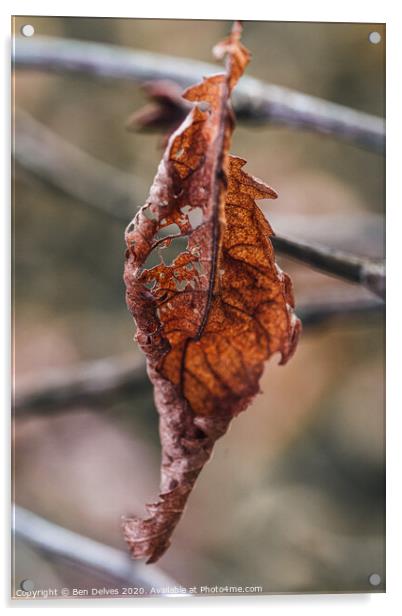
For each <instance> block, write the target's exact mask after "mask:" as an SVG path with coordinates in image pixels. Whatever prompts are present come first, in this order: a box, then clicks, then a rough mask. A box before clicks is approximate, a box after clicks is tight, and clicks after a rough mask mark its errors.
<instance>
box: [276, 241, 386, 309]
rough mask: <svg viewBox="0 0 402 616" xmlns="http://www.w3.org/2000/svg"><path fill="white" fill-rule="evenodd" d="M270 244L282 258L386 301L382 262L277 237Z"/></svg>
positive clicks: (383, 265) (383, 264)
mask: <svg viewBox="0 0 402 616" xmlns="http://www.w3.org/2000/svg"><path fill="white" fill-rule="evenodd" d="M271 240H272V243H273V245H274V248H275V249H276V250H277V251H278V252H280V253H281V254H284V255H287V256H288V257H291V258H292V259H296V260H297V261H301V262H302V263H306V264H307V265H311V266H312V267H314V268H316V269H318V270H321V271H323V272H327V273H328V274H332V275H333V276H337V277H339V278H343V279H344V280H348V281H349V282H355V283H358V284H361V285H363V286H364V287H366V288H367V289H369V291H371V292H372V293H374V294H375V295H378V297H381V298H382V299H385V263H384V261H378V260H372V259H368V258H362V257H357V256H355V255H351V254H349V253H346V252H344V251H342V250H336V249H334V248H328V247H327V246H321V245H319V244H311V243H310V242H309V243H307V242H302V241H300V240H295V239H290V238H287V237H284V236H279V235H276V236H274V237H272V238H271Z"/></svg>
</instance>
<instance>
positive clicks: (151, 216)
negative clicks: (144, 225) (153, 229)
mask: <svg viewBox="0 0 402 616" xmlns="http://www.w3.org/2000/svg"><path fill="white" fill-rule="evenodd" d="M142 213H143V214H144V216H145V218H148V220H156V214H155V212H154V211H153V210H152V209H151V206H150V205H148V207H145V208H144V209H143V210H142Z"/></svg>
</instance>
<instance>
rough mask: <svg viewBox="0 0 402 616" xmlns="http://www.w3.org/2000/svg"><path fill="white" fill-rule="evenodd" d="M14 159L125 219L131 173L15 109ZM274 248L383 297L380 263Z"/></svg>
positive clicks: (284, 241)
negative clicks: (110, 164) (104, 161)
mask: <svg viewBox="0 0 402 616" xmlns="http://www.w3.org/2000/svg"><path fill="white" fill-rule="evenodd" d="M14 156H15V159H16V161H18V163H19V164H21V165H22V166H23V167H24V168H25V169H27V170H28V171H30V172H32V173H34V174H35V175H37V176H39V178H40V179H42V180H45V181H46V182H48V183H50V184H51V185H52V186H56V187H57V188H59V189H60V190H62V191H63V192H65V193H67V194H69V195H71V196H73V197H74V198H77V199H78V200H80V201H81V202H83V203H86V204H87V205H89V206H91V207H94V208H96V209H98V210H101V211H102V212H104V213H106V214H107V215H109V216H111V217H113V218H115V219H116V220H119V221H122V222H124V224H125V225H126V224H127V223H128V222H129V215H128V214H127V213H126V208H127V204H128V203H130V192H131V188H130V186H131V176H130V175H129V174H126V173H124V172H122V171H117V170H115V169H113V167H111V166H109V165H106V164H105V163H102V162H100V161H98V160H96V159H94V158H93V157H92V156H90V155H89V154H86V153H84V152H82V151H81V150H80V149H79V148H77V147H75V146H72V145H71V144H69V143H66V142H65V141H64V139H62V138H61V137H59V136H58V135H56V134H55V133H54V132H53V131H51V130H49V129H48V128H46V127H44V126H43V125H42V124H40V123H39V122H37V121H36V120H34V119H33V118H32V117H31V116H30V115H29V114H27V113H26V112H22V111H19V110H18V111H17V112H16V123H15V151H14ZM272 240H273V244H274V246H275V248H276V250H277V251H278V252H280V253H282V254H285V255H287V256H289V257H292V258H293V259H297V260H298V261H301V262H303V263H305V264H307V265H310V266H312V267H315V268H317V269H319V270H322V271H324V272H326V273H328V274H332V275H335V276H338V277H340V278H343V279H345V280H348V281H350V282H355V283H358V284H361V285H363V286H365V287H366V288H368V289H369V290H370V291H372V292H373V293H375V294H376V295H378V296H380V297H382V298H383V297H384V295H385V266H384V263H383V262H382V261H374V260H372V259H369V258H361V257H357V256H355V255H351V254H348V253H345V252H342V251H339V250H335V249H333V248H329V247H326V246H321V245H318V244H316V245H314V244H311V243H310V242H309V243H307V242H302V241H300V240H294V239H289V238H286V237H283V236H280V235H276V236H275V237H273V238H272Z"/></svg>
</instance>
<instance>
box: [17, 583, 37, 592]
mask: <svg viewBox="0 0 402 616" xmlns="http://www.w3.org/2000/svg"><path fill="white" fill-rule="evenodd" d="M20 587H21V590H25V591H26V592H30V591H31V590H33V589H34V588H35V584H34V583H33V581H32V580H22V582H21V584H20Z"/></svg>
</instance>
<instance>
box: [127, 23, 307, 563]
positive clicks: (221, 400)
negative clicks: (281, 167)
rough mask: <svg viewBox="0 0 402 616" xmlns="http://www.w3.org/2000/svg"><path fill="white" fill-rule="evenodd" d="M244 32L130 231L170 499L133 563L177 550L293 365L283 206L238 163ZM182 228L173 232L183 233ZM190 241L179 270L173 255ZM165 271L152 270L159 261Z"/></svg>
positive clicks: (207, 83)
mask: <svg viewBox="0 0 402 616" xmlns="http://www.w3.org/2000/svg"><path fill="white" fill-rule="evenodd" d="M240 33H241V28H240V26H239V25H238V24H237V23H236V24H235V26H234V28H233V30H232V33H231V34H230V35H229V37H227V38H226V39H225V40H224V41H223V42H222V43H220V44H219V45H218V46H217V47H216V48H215V52H216V53H217V54H218V55H219V56H220V57H222V56H223V55H225V56H226V72H225V73H224V74H218V75H213V76H211V77H208V78H204V80H203V81H202V83H200V84H197V85H195V86H193V87H191V88H189V89H188V90H186V91H185V93H184V95H183V96H184V98H185V99H186V100H187V101H191V102H192V103H193V107H192V109H191V111H190V113H189V114H188V116H187V117H186V119H185V120H184V121H183V123H182V124H181V126H180V127H179V128H178V129H177V130H176V131H175V132H174V133H173V134H172V135H171V137H170V139H169V141H168V145H167V148H166V150H165V153H164V155H163V158H162V161H161V163H160V165H159V169H158V172H157V174H156V177H155V179H154V182H153V185H152V187H151V190H150V194H149V198H148V200H147V202H146V204H145V205H144V206H143V207H142V208H141V209H140V210H139V212H138V213H137V215H136V216H135V218H134V220H133V222H132V223H131V224H130V225H129V226H128V228H127V230H126V244H127V252H126V263H125V273H124V280H125V284H126V289H127V295H126V297H127V304H128V307H129V310H130V311H131V313H132V315H133V317H134V319H135V321H136V324H137V334H136V339H137V340H138V342H139V344H140V346H141V348H142V349H143V351H144V352H145V354H146V357H147V366H148V374H149V377H150V379H151V381H152V383H153V385H154V392H155V403H156V406H157V409H158V412H159V415H160V438H161V445H162V463H161V486H160V491H161V493H160V496H159V500H158V501H157V502H156V503H154V504H152V505H148V506H147V509H148V512H149V517H148V518H146V519H140V518H136V517H130V518H126V519H125V520H124V522H123V529H124V534H125V537H126V540H127V542H128V544H129V547H130V550H131V553H132V555H133V557H134V558H142V557H146V558H148V561H147V562H155V561H156V560H158V558H160V556H161V555H162V554H163V553H164V552H165V551H166V549H167V548H168V546H169V544H170V538H171V535H172V532H173V530H174V528H175V526H176V525H177V523H178V521H179V519H180V517H181V515H182V513H183V510H184V507H185V505H186V502H187V499H188V496H189V494H190V492H191V490H192V488H193V486H194V483H195V481H196V479H197V477H198V474H199V473H200V471H201V469H202V468H203V466H204V464H205V463H206V462H207V460H208V459H209V457H210V455H211V452H212V449H213V446H214V443H215V441H216V440H217V439H218V438H219V437H220V436H222V435H223V434H224V433H225V432H226V430H227V428H228V426H229V423H230V421H231V420H232V419H233V417H234V416H235V415H237V414H238V413H239V412H241V411H243V410H244V409H246V408H247V406H248V405H249V403H250V401H251V400H252V398H253V397H254V396H255V395H256V393H258V391H259V379H260V377H261V374H262V371H263V368H264V362H265V361H266V360H267V359H269V358H270V357H271V356H272V355H273V354H274V353H276V352H278V353H279V354H280V355H281V363H285V362H286V361H287V359H288V358H289V357H290V356H291V354H292V353H293V352H294V350H295V346H296V343H297V337H298V333H299V331H300V322H299V320H298V319H297V317H296V316H295V314H294V312H293V307H294V302H293V295H292V288H291V282H290V279H289V277H288V276H287V275H286V274H284V273H283V272H281V271H280V269H279V268H278V266H277V265H276V263H275V258H274V252H273V248H272V244H271V242H270V240H269V236H270V235H272V233H273V232H272V229H271V228H270V226H269V224H268V222H267V220H266V219H265V217H264V216H263V214H262V213H261V211H260V210H259V208H258V207H257V205H256V203H255V200H256V199H267V198H275V197H276V196H277V195H276V193H275V191H274V190H273V189H272V188H270V187H269V186H268V185H267V184H265V183H264V182H262V181H261V180H258V179H256V178H254V177H252V176H250V175H248V174H247V173H246V172H245V171H244V170H243V167H244V165H245V162H246V161H245V160H243V159H241V158H238V157H235V156H230V155H229V145H230V138H231V134H232V131H233V128H234V117H233V113H232V110H231V106H230V94H231V91H232V89H233V88H234V86H235V85H236V83H237V81H238V79H239V78H240V77H241V75H242V73H243V71H244V68H245V66H246V64H247V63H248V61H249V53H248V51H247V50H246V49H245V47H243V45H242V44H241V43H240ZM172 229H173V230H174V231H172ZM175 241H176V242H179V243H180V242H181V243H182V251H181V252H180V253H179V254H178V256H177V257H176V258H175V259H174V261H173V262H172V263H171V264H169V263H167V262H166V259H165V257H164V248H166V246H167V245H169V244H170V243H171V242H175ZM155 253H156V254H157V255H158V256H159V260H160V262H159V263H158V264H157V265H155V266H153V267H150V268H147V261H148V260H149V258H150V256H151V255H155Z"/></svg>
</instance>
